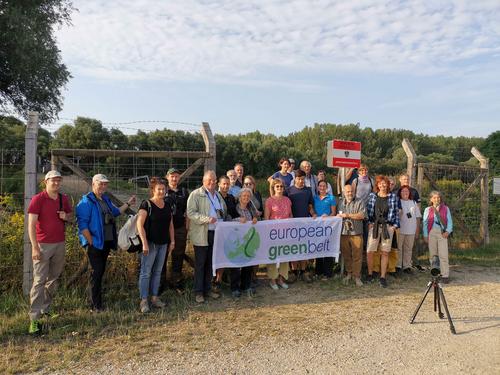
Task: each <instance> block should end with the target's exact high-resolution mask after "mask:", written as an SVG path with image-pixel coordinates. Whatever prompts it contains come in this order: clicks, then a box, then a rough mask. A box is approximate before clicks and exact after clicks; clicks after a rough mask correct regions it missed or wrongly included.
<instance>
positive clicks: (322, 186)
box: [318, 181, 327, 195]
mask: <svg viewBox="0 0 500 375" xmlns="http://www.w3.org/2000/svg"><path fill="white" fill-rule="evenodd" d="M326 190H327V186H326V182H324V181H322V182H320V183H319V184H318V191H319V193H320V194H321V195H325V194H326Z"/></svg>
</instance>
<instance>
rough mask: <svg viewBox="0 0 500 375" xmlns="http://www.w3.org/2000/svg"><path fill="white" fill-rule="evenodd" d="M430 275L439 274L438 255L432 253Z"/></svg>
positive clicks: (437, 275)
mask: <svg viewBox="0 0 500 375" xmlns="http://www.w3.org/2000/svg"><path fill="white" fill-rule="evenodd" d="M431 275H432V276H433V277H439V276H441V267H440V264H439V257H438V256H437V255H434V256H433V257H432V259H431Z"/></svg>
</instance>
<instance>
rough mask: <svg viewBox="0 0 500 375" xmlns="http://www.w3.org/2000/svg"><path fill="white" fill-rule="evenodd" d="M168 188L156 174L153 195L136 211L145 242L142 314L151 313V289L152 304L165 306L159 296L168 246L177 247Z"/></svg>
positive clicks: (139, 229) (142, 271) (142, 269)
mask: <svg viewBox="0 0 500 375" xmlns="http://www.w3.org/2000/svg"><path fill="white" fill-rule="evenodd" d="M166 189H167V184H166V182H165V181H164V180H162V179H160V178H158V177H153V178H152V179H151V183H150V190H151V198H150V199H149V200H148V201H144V202H142V204H141V206H140V208H139V212H138V214H137V215H138V216H137V231H138V232H139V237H140V238H141V241H142V254H141V274H140V276H139V291H140V295H141V303H140V309H141V312H143V313H146V312H149V302H148V297H149V294H150V292H151V306H153V307H158V308H163V307H165V304H164V303H163V302H161V301H160V299H159V298H158V289H159V287H160V277H161V270H162V266H163V263H164V262H165V256H166V255H167V245H168V246H169V250H172V249H173V248H174V246H175V238H174V224H173V221H172V211H171V206H170V205H169V204H166V203H165V192H166Z"/></svg>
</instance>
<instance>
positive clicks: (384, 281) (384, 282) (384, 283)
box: [379, 277, 387, 288]
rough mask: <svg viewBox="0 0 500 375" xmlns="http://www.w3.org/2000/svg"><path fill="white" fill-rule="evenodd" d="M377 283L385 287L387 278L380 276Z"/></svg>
mask: <svg viewBox="0 0 500 375" xmlns="http://www.w3.org/2000/svg"><path fill="white" fill-rule="evenodd" d="M379 283H380V286H381V287H382V288H387V280H386V279H385V278H384V277H381V278H380V281H379Z"/></svg>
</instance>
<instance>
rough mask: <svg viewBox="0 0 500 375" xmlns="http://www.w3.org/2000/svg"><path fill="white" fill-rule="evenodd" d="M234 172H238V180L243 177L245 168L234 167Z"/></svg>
mask: <svg viewBox="0 0 500 375" xmlns="http://www.w3.org/2000/svg"><path fill="white" fill-rule="evenodd" d="M234 171H235V172H236V175H237V176H238V178H242V177H243V167H242V166H241V165H237V166H236V167H234Z"/></svg>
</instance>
